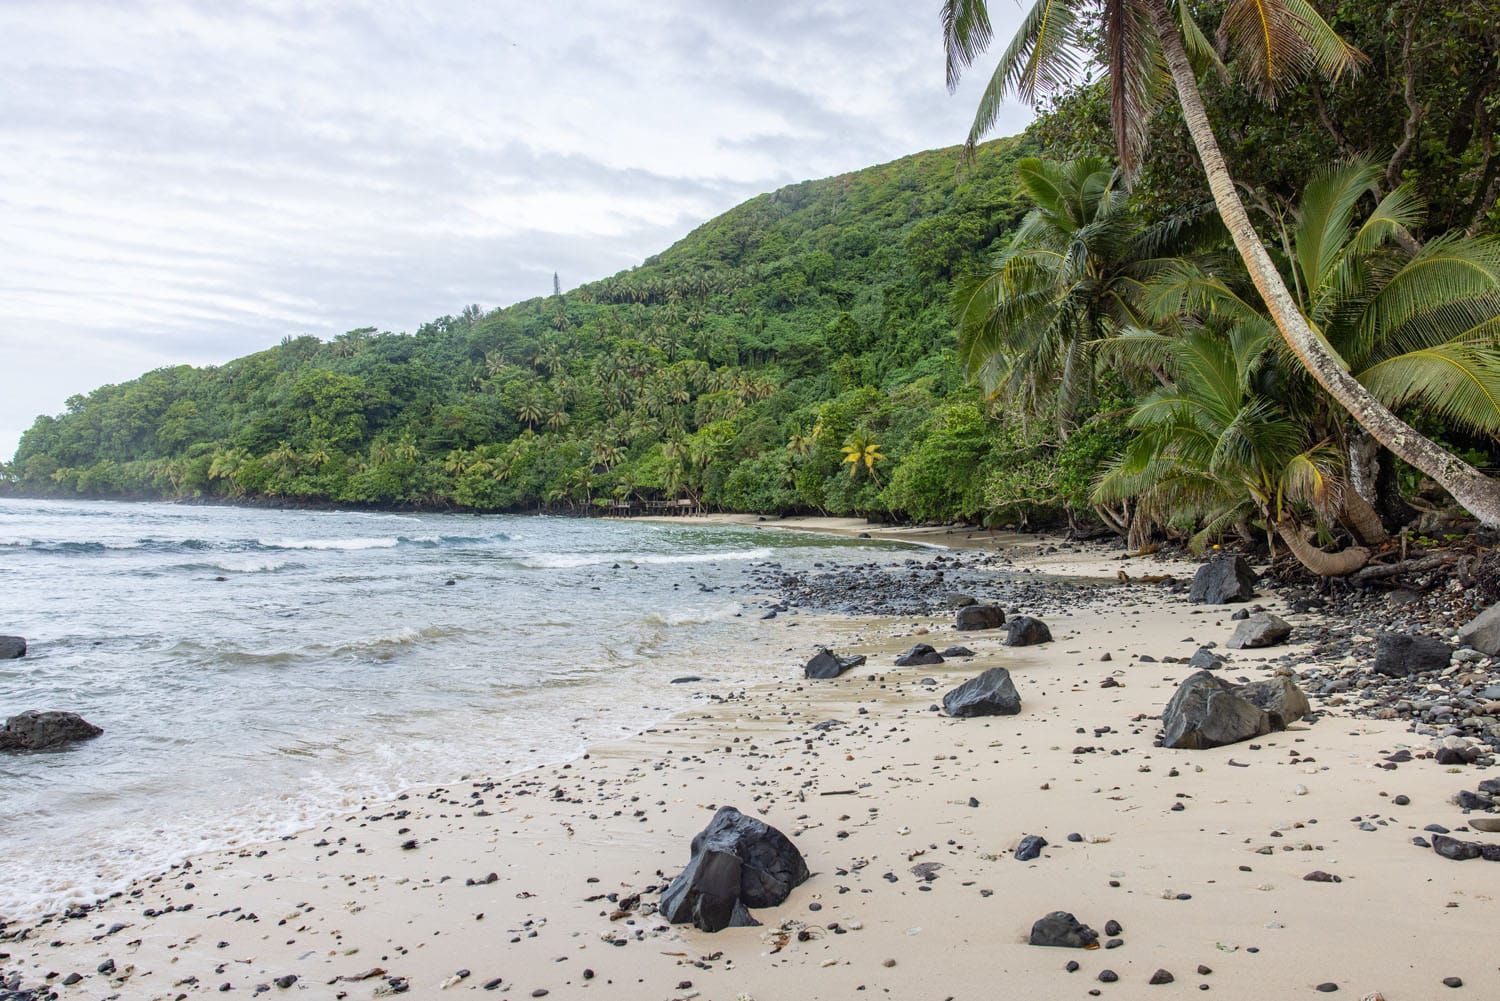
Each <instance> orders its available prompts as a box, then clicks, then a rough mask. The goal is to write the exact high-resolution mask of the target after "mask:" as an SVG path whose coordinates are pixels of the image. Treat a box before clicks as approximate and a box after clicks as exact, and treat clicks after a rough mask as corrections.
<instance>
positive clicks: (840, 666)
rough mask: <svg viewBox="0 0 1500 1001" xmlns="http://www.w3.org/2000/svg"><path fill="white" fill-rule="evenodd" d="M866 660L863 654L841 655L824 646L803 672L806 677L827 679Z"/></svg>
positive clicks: (835, 676) (814, 655)
mask: <svg viewBox="0 0 1500 1001" xmlns="http://www.w3.org/2000/svg"><path fill="white" fill-rule="evenodd" d="M864 662H865V658H864V655H863V654H855V655H854V656H853V657H840V656H839V655H838V654H836V653H834V652H833V651H832V650H830V649H828V648H827V647H822V648H820V649H819V650H818V652H817V653H815V654H813V657H812V659H811V660H809V661H808V662H807V664H806V665H805V666H804V667H803V668H802V673H803V675H804V676H805V677H808V678H815V679H817V680H820V681H825V680H827V679H829V678H837V677H838V676H839V675H841V674H843V673H844V672H845V671H847V670H849V669H850V668H851V667H858V666H859V665H861V664H863V663H864Z"/></svg>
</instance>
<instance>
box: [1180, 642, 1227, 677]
mask: <svg viewBox="0 0 1500 1001" xmlns="http://www.w3.org/2000/svg"><path fill="white" fill-rule="evenodd" d="M1223 666H1224V658H1223V657H1221V656H1220V655H1218V654H1216V653H1214V652H1213V651H1212V650H1210V649H1209V648H1208V647H1206V646H1200V647H1199V648H1198V650H1197V652H1196V653H1194V654H1193V655H1192V656H1191V657H1189V658H1188V667H1191V668H1193V669H1194V670H1196V671H1212V670H1214V669H1215V668H1218V667H1223Z"/></svg>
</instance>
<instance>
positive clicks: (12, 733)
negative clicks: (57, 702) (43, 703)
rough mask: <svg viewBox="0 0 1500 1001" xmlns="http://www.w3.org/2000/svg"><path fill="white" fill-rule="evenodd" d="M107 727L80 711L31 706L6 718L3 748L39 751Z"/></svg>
mask: <svg viewBox="0 0 1500 1001" xmlns="http://www.w3.org/2000/svg"><path fill="white" fill-rule="evenodd" d="M103 732H104V731H103V730H102V729H100V728H99V727H97V726H95V725H94V724H92V723H90V722H89V721H88V720H86V719H84V718H83V717H82V716H80V715H78V714H77V713H69V712H57V711H47V712H41V711H38V710H36V709H30V710H27V711H26V712H23V713H20V714H19V715H16V716H12V717H11V718H10V719H8V720H6V721H5V727H4V729H0V751H39V750H42V749H43V748H47V747H57V746H58V745H60V744H69V743H72V742H73V741H75V740H88V739H90V738H92V737H97V736H99V735H100V734H101V733H103Z"/></svg>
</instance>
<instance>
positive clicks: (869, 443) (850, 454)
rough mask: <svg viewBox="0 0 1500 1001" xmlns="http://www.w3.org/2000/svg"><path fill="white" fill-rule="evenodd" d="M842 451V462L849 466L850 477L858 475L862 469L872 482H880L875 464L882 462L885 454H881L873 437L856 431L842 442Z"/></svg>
mask: <svg viewBox="0 0 1500 1001" xmlns="http://www.w3.org/2000/svg"><path fill="white" fill-rule="evenodd" d="M842 451H843V453H844V462H845V463H847V464H848V466H849V476H850V478H851V479H852V478H853V477H856V476H858V475H859V471H860V470H861V469H863V470H864V471H865V473H866V474H867V475H868V476H869V477H870V479H871V480H872V481H873V482H875V483H876V484H878V483H879V482H880V477H879V476H878V475H876V473H875V464H876V463H877V462H884V461H885V456H884V455H883V454H881V451H880V446H879V445H877V444H876V443H875V439H874V438H872V437H870V436H869V435H868V434H866V433H865V432H863V431H856V432H854V434H852V435H850V436H849V440H848V441H846V442H844V447H843V449H842Z"/></svg>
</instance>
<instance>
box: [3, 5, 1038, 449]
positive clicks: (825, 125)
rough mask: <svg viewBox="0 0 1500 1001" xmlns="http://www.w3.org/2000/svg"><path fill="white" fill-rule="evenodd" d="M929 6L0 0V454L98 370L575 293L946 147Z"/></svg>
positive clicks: (948, 108)
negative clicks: (794, 199) (767, 195)
mask: <svg viewBox="0 0 1500 1001" xmlns="http://www.w3.org/2000/svg"><path fill="white" fill-rule="evenodd" d="M994 6H995V8H996V9H995V14H996V16H997V20H1004V21H1006V22H1008V23H1011V24H1013V23H1014V22H1015V21H1016V20H1017V19H1018V17H1019V14H1018V13H1017V11H1016V10H1015V9H1014V8H1012V6H1011V5H1010V4H1009V3H1006V2H1005V0H1000V2H998V3H996V4H995V5H994ZM937 7H938V4H937V0H918V2H913V0H826V2H820V0H794V2H781V0H767V2H761V0H739V2H718V0H713V2H710V0H682V2H677V0H587V2H585V0H577V2H564V0H552V2H547V3H518V2H510V0H503V2H502V0H492V2H478V0H471V2H464V0H364V2H357V0H351V2H334V0H320V2H308V3H299V2H292V0H260V2H253V3H248V2H247V3H236V2H231V0H202V2H198V3H193V2H171V0H141V2H127V0H99V2H68V0H36V2H29V0H0V67H3V69H0V456H5V457H9V456H10V455H11V453H12V452H13V451H14V448H15V445H16V441H17V439H18V438H19V437H20V434H21V432H22V431H23V430H24V429H25V428H26V427H27V426H29V425H30V423H31V421H32V419H33V418H34V417H35V416H36V414H38V413H42V412H49V413H52V412H57V411H59V410H61V409H62V407H63V401H64V400H66V399H67V397H68V396H70V395H72V394H73V393H78V392H86V391H87V390H89V389H92V388H94V387H95V386H98V385H100V384H102V383H107V382H117V381H120V380H123V379H128V378H131V377H132V376H135V375H138V374H140V373H141V372H144V371H146V370H148V369H152V368H156V367H158V366H162V365H169V364H178V363H183V362H187V363H192V364H206V363H216V362H222V361H226V360H228V359H230V358H233V357H236V356H238V355H241V354H245V353H247V352H250V351H255V350H258V349H261V348H264V347H267V346H269V345H272V344H275V343H276V342H277V341H279V340H280V339H281V338H282V337H283V336H285V335H287V334H293V335H296V334H306V333H311V334H316V335H318V336H320V337H330V336H333V335H335V334H338V333H341V332H343V331H345V330H349V329H352V328H355V327H362V326H375V327H380V328H382V329H387V330H408V331H409V330H413V329H415V328H416V326H417V325H419V324H420V323H422V322H423V321H424V320H429V319H432V318H434V317H437V316H441V315H443V314H446V313H457V312H458V311H459V310H461V309H462V308H463V307H464V306H465V305H467V304H469V303H479V304H481V305H483V306H486V307H492V306H498V305H505V304H507V303H510V302H514V301H516V300H519V299H525V298H529V297H531V296H535V295H540V294H545V293H547V292H549V291H550V289H551V281H552V273H553V272H554V271H556V272H558V273H559V274H560V275H561V277H562V282H563V285H564V287H569V288H570V287H572V286H575V285H578V284H581V283H583V282H586V281H590V280H593V279H596V278H600V277H602V276H604V275H608V274H613V273H614V272H616V271H619V270H621V269H622V268H627V267H630V266H632V265H634V264H637V263H639V262H640V261H641V259H642V258H644V257H645V256H647V255H649V254H651V253H654V252H656V251H659V250H662V249H664V248H665V247H666V246H668V245H669V244H670V243H671V242H672V241H674V240H676V239H678V238H679V237H681V236H682V235H683V234H685V233H687V232H688V231H689V230H690V229H692V228H693V227H694V226H696V225H697V224H699V223H700V222H702V221H704V220H706V219H708V218H710V217H712V216H714V215H715V214H717V213H719V212H722V211H724V210H726V209H728V208H731V207H732V206H734V205H735V204H737V203H739V202H740V201H743V200H744V199H745V198H748V197H750V196H752V195H754V194H756V193H758V192H761V191H766V190H770V189H772V188H775V187H778V186H780V185H783V184H787V183H790V182H794V181H798V180H803V179H805V178H812V177H824V176H827V175H830V174H836V173H840V172H842V171H846V170H853V169H857V168H859V167H864V166H867V165H870V164H874V163H880V162H883V161H886V160H891V159H894V158H896V157H899V156H903V155H905V154H907V153H912V152H916V151H918V150H922V149H929V148H932V147H935V146H946V145H952V144H954V143H957V142H959V141H961V140H962V139H963V137H964V135H965V133H966V131H967V127H968V123H969V120H970V117H971V115H972V113H973V108H974V102H975V96H976V92H977V89H978V84H979V83H980V79H979V78H980V74H975V75H974V78H973V79H972V80H971V81H969V85H968V86H966V87H964V88H963V89H961V90H960V92H959V94H958V95H957V96H949V94H948V93H947V91H946V89H945V88H944V86H943V61H942V49H941V44H940V38H939V33H938V18H937ZM1006 27H1007V25H997V29H998V30H997V34H1000V35H1002V36H1004V35H1008V31H1006ZM1028 118H1029V113H1028V110H1027V109H1026V108H1024V107H1021V106H1016V107H1014V108H1013V109H1011V110H1010V111H1009V113H1008V114H1007V115H1006V116H1004V117H1003V119H1002V122H1001V127H1000V129H999V130H997V131H998V133H999V134H1008V133H1012V132H1015V131H1018V130H1019V129H1020V128H1022V127H1023V126H1024V125H1025V123H1026V121H1027V120H1028Z"/></svg>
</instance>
